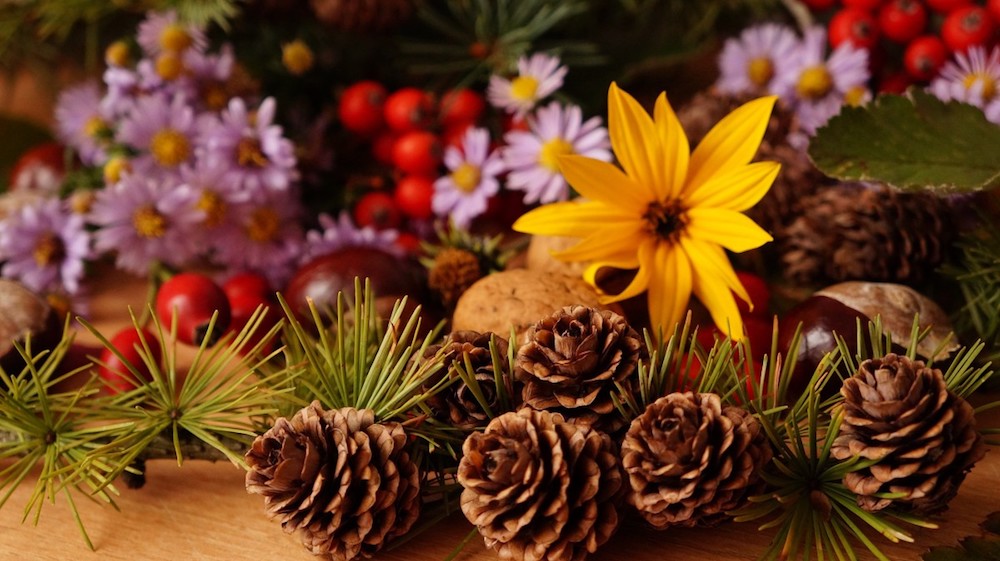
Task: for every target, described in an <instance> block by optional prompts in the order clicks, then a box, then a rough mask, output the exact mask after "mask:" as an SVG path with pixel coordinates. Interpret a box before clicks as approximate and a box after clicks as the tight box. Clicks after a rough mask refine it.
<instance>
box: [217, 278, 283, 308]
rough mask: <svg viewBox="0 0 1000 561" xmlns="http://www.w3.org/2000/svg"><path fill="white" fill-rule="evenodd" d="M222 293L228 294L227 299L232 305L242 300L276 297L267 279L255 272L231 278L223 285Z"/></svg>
mask: <svg viewBox="0 0 1000 561" xmlns="http://www.w3.org/2000/svg"><path fill="white" fill-rule="evenodd" d="M222 292H225V293H226V299H227V300H229V302H230V303H232V301H233V300H238V299H241V298H258V299H267V298H271V297H272V296H274V290H272V289H271V283H270V282H269V281H268V280H267V278H266V277H264V275H262V274H260V273H255V272H253V271H247V272H245V273H238V274H236V275H233V276H231V277H229V278H228V279H227V280H226V282H224V283H222Z"/></svg>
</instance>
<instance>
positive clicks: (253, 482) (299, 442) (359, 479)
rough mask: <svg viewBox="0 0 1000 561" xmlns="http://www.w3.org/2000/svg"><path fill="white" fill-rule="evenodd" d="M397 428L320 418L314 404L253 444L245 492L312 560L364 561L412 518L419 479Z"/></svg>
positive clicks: (363, 416) (340, 413) (358, 419)
mask: <svg viewBox="0 0 1000 561" xmlns="http://www.w3.org/2000/svg"><path fill="white" fill-rule="evenodd" d="M406 440H407V435H406V433H405V432H404V430H403V427H402V425H400V424H399V423H394V422H390V423H377V422H375V414H374V412H372V411H371V410H369V409H362V410H358V409H353V408H350V407H345V408H343V409H338V410H331V411H325V410H323V408H322V407H321V406H320V405H319V402H315V401H314V402H313V403H312V404H311V405H309V406H308V407H306V408H304V409H301V410H300V411H299V412H298V413H296V414H295V415H294V416H293V417H292V418H291V419H290V420H289V419H285V418H280V419H278V421H277V422H276V423H275V425H274V427H272V428H271V429H270V430H268V431H267V432H266V433H264V434H263V435H261V436H258V437H257V439H256V440H254V442H253V445H252V446H251V448H250V450H249V451H248V452H247V454H246V460H247V464H248V465H249V466H250V471H248V472H247V476H246V487H247V491H248V492H250V493H256V494H258V495H263V496H264V504H265V508H266V509H267V512H268V515H269V516H270V517H271V518H272V519H277V520H278V521H280V522H281V526H282V528H284V530H285V531H286V532H289V533H291V532H298V534H299V537H300V538H301V539H302V543H303V544H304V545H305V546H306V548H307V549H309V550H310V551H311V552H312V553H313V554H316V555H326V556H328V557H329V558H330V559H332V560H335V561H347V560H350V559H355V558H357V557H370V556H371V555H372V554H373V553H375V552H376V551H378V550H379V549H381V547H382V545H383V544H384V543H385V542H386V541H387V540H389V539H391V538H393V537H396V536H400V535H402V534H404V533H406V532H407V531H408V530H409V529H410V527H411V526H412V525H413V523H414V522H415V521H416V519H417V517H418V515H419V514H420V474H419V472H418V470H417V465H416V464H415V463H414V462H413V461H412V460H411V459H410V456H409V454H408V453H407V452H406V451H405V450H404V445H405V444H406Z"/></svg>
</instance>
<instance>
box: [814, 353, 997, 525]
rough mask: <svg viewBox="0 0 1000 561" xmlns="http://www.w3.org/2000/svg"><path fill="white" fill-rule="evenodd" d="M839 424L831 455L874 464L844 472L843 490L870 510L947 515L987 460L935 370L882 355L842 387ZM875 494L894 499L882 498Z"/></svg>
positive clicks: (958, 401)
mask: <svg viewBox="0 0 1000 561" xmlns="http://www.w3.org/2000/svg"><path fill="white" fill-rule="evenodd" d="M840 393H841V394H843V396H844V421H843V425H842V426H841V429H840V434H839V435H838V436H837V438H836V440H835V441H834V444H833V448H832V450H831V453H832V455H833V457H834V458H837V459H838V460H846V459H849V458H852V457H854V456H860V457H861V458H863V459H866V460H877V461H878V463H876V464H874V465H872V466H870V467H867V468H864V469H861V470H858V471H855V472H852V473H848V474H847V475H846V476H845V477H844V485H845V486H846V487H847V488H848V489H850V490H851V491H852V492H854V493H856V494H857V495H858V504H859V505H860V506H861V507H862V508H864V509H865V510H869V511H877V510H881V509H883V508H886V507H888V506H890V505H896V506H903V507H906V508H909V509H912V510H914V511H916V512H919V513H924V514H927V513H934V512H939V511H942V510H944V509H946V508H947V506H948V501H950V500H951V499H952V498H953V497H954V496H955V494H956V493H958V487H959V485H961V483H962V481H963V480H964V479H965V475H966V474H967V473H968V472H969V470H971V469H972V466H973V465H974V464H975V463H976V462H977V461H979V460H980V459H981V458H982V457H983V455H984V454H985V453H986V451H985V445H984V444H983V439H982V436H981V435H980V434H979V432H978V431H976V419H975V416H974V413H973V410H972V406H970V405H969V404H968V402H966V401H965V400H964V399H962V398H961V397H959V396H957V395H955V394H954V393H952V392H951V391H949V390H948V388H947V385H946V383H945V380H944V376H943V375H942V373H941V371H940V370H938V369H937V368H929V367H927V366H926V365H925V364H924V363H923V362H922V361H919V360H910V359H908V358H906V357H905V356H898V355H895V354H888V355H886V356H885V357H883V358H880V359H875V360H866V361H865V362H863V363H862V364H861V367H860V369H859V370H858V372H857V374H855V375H854V376H853V377H851V378H848V379H847V380H844V385H843V387H842V388H841V390H840ZM881 493H894V494H895V493H901V494H902V496H901V497H898V498H894V499H888V498H883V497H878V496H876V495H877V494H881Z"/></svg>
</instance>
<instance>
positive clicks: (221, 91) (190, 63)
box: [184, 43, 236, 111]
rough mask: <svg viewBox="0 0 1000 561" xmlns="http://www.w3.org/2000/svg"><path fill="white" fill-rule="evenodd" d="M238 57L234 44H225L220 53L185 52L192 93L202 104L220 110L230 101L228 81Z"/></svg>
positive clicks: (185, 65)
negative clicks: (234, 51) (235, 54)
mask: <svg viewBox="0 0 1000 561" xmlns="http://www.w3.org/2000/svg"><path fill="white" fill-rule="evenodd" d="M235 62H236V58H235V56H234V55H233V46H232V45H230V44H228V43H227V44H225V45H223V46H222V49H221V50H220V52H219V53H218V54H210V53H203V52H199V51H188V52H186V53H185V54H184V67H185V69H186V71H187V76H189V77H190V80H191V87H192V95H193V97H194V99H197V100H198V101H199V102H200V103H201V105H202V106H203V107H205V108H207V109H211V110H213V111H220V110H222V109H223V108H225V107H226V103H227V102H228V101H229V93H228V92H227V89H226V81H227V80H229V78H230V76H231V75H232V73H233V65H234V64H235Z"/></svg>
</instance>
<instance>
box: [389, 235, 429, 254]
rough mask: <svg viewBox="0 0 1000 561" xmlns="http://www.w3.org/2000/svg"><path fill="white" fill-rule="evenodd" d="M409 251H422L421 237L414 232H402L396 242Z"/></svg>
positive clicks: (396, 244)
mask: <svg viewBox="0 0 1000 561" xmlns="http://www.w3.org/2000/svg"><path fill="white" fill-rule="evenodd" d="M393 245H395V246H396V247H398V248H400V249H402V250H403V251H405V252H407V253H420V251H421V249H422V248H421V247H420V238H418V237H417V235H416V234H414V233H413V232H400V233H399V235H397V236H396V241H395V242H394V244H393Z"/></svg>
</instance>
